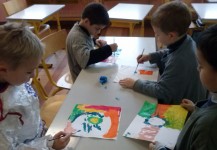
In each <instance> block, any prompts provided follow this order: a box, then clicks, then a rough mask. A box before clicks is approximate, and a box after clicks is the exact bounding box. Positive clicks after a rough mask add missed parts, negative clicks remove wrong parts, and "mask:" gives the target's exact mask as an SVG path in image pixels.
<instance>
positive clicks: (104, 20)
mask: <svg viewBox="0 0 217 150" xmlns="http://www.w3.org/2000/svg"><path fill="white" fill-rule="evenodd" d="M85 18H88V19H89V21H90V24H91V25H92V24H97V25H106V26H107V25H109V24H110V20H109V15H108V12H107V10H106V8H105V7H104V6H103V5H102V4H100V3H95V2H93V3H89V4H88V5H87V6H86V7H85V8H84V10H83V13H82V19H85Z"/></svg>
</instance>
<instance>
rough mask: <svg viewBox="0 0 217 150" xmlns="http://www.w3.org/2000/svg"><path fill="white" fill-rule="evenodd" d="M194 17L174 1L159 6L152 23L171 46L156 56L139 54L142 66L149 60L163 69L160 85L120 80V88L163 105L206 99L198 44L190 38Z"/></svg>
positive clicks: (184, 7)
mask: <svg viewBox="0 0 217 150" xmlns="http://www.w3.org/2000/svg"><path fill="white" fill-rule="evenodd" d="M190 23H191V14H190V12H189V10H188V7H187V5H185V4H184V3H182V2H178V1H172V2H169V3H165V4H163V5H161V6H160V7H158V9H157V10H156V12H154V14H153V16H152V20H151V24H152V27H153V30H154V32H155V35H156V38H158V40H159V41H160V42H161V43H162V44H164V45H165V46H167V48H166V49H164V50H160V51H157V52H155V53H150V54H145V55H139V56H138V58H137V61H138V63H143V62H145V61H149V62H150V63H151V64H152V63H156V64H157V66H158V67H159V71H160V78H159V80H158V81H157V82H155V81H147V80H140V79H139V80H136V81H135V80H133V79H131V78H126V79H123V80H120V82H119V83H120V85H121V86H122V87H125V88H131V89H133V90H134V91H136V92H140V93H143V94H145V95H149V96H152V97H155V98H157V99H158V102H159V103H166V104H180V102H181V100H182V99H183V98H187V99H191V100H192V101H194V102H196V101H197V100H200V99H203V98H205V93H206V92H205V89H204V88H203V86H202V84H201V82H200V79H199V75H198V72H197V69H196V68H197V60H196V56H195V50H196V46H195V42H194V41H193V40H192V38H191V37H190V36H189V35H187V30H188V27H189V25H190Z"/></svg>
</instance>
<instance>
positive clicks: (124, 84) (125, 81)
mask: <svg viewBox="0 0 217 150" xmlns="http://www.w3.org/2000/svg"><path fill="white" fill-rule="evenodd" d="M135 82H136V81H135V80H133V79H131V78H126V79H123V80H120V81H119V84H120V85H121V86H122V87H124V88H129V89H132V88H133V86H134V84H135Z"/></svg>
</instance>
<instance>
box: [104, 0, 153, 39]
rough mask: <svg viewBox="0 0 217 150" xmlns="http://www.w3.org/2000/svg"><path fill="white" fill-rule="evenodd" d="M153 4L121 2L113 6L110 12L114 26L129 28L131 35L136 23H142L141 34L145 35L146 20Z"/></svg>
mask: <svg viewBox="0 0 217 150" xmlns="http://www.w3.org/2000/svg"><path fill="white" fill-rule="evenodd" d="M152 7H153V5H149V4H127V3H119V4H117V5H116V6H114V7H113V8H111V9H110V10H109V11H108V13H109V17H110V19H111V22H112V26H113V27H127V28H129V34H130V36H132V35H133V30H134V27H135V25H136V24H139V23H141V31H140V33H141V35H142V36H144V20H145V18H146V16H147V15H148V13H149V12H150V10H151V9H152Z"/></svg>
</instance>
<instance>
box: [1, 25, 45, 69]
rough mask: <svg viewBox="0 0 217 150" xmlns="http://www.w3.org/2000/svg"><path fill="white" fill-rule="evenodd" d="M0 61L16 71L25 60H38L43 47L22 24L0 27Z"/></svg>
mask: <svg viewBox="0 0 217 150" xmlns="http://www.w3.org/2000/svg"><path fill="white" fill-rule="evenodd" d="M0 37H1V39H0V61H2V62H5V63H7V64H9V65H10V66H11V67H12V68H14V69H16V68H17V67H18V66H19V65H20V64H22V63H23V62H24V61H25V60H26V59H31V58H40V57H42V55H43V53H44V46H43V45H42V43H41V41H40V39H39V38H38V37H37V36H36V35H35V34H34V33H32V31H31V30H30V29H29V27H28V26H27V25H25V24H23V23H6V24H4V25H1V26H0Z"/></svg>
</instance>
